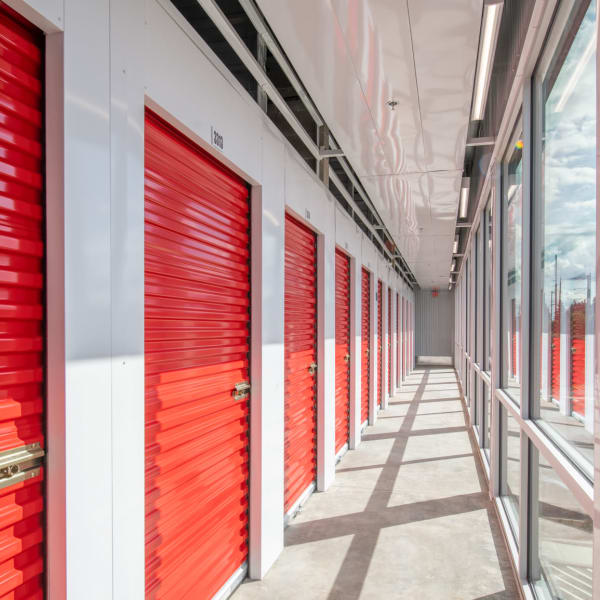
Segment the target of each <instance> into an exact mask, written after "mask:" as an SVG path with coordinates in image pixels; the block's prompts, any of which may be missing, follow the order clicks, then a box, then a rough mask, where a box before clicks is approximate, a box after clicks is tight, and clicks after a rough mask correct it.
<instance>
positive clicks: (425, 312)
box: [415, 290, 454, 356]
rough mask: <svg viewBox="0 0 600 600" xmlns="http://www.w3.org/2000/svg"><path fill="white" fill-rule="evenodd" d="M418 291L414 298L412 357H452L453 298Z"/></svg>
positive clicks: (426, 291)
mask: <svg viewBox="0 0 600 600" xmlns="http://www.w3.org/2000/svg"><path fill="white" fill-rule="evenodd" d="M437 294H438V295H437V296H434V295H433V293H432V291H431V290H418V291H417V292H416V294H415V353H416V355H417V356H454V339H453V338H454V323H453V321H454V294H452V293H451V292H448V291H441V290H440V291H439V292H438V293H437Z"/></svg>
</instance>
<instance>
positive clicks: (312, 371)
mask: <svg viewBox="0 0 600 600" xmlns="http://www.w3.org/2000/svg"><path fill="white" fill-rule="evenodd" d="M317 366H318V365H317V363H310V367H308V372H309V373H310V374H311V375H314V374H315V373H316V372H317Z"/></svg>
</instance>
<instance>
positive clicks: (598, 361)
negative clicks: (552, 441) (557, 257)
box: [592, 0, 600, 598]
mask: <svg viewBox="0 0 600 600" xmlns="http://www.w3.org/2000/svg"><path fill="white" fill-rule="evenodd" d="M593 1H594V0H592V2H593ZM599 5H600V0H596V56H598V51H599V50H600V48H599V47H598V45H599V41H598V38H599V36H600V31H599V29H600V25H599V17H598V9H599V8H600V6H599ZM599 80H600V61H598V60H596V115H598V114H600V90H599V89H598V81H599ZM599 139H600V120H599V119H598V118H596V265H598V264H600V262H599V261H600V244H598V241H597V240H598V231H600V180H599V178H598V173H599V172H600V153H599V152H598V140H599ZM599 298H600V278H599V277H598V273H596V300H595V310H594V317H595V321H594V356H595V360H594V403H595V406H594V417H595V419H594V420H595V423H594V431H595V432H596V436H597V435H598V432H600V303H599V301H598V299H599ZM594 464H595V484H594V507H595V514H596V515H600V472H599V471H600V444H599V443H597V441H596V443H595V444H594ZM593 544H594V547H593V556H594V559H595V560H594V563H595V567H596V568H595V569H593V572H592V573H593V574H592V577H593V579H592V592H593V594H592V595H593V596H594V597H596V598H598V597H600V568H599V565H600V518H596V519H594V541H593Z"/></svg>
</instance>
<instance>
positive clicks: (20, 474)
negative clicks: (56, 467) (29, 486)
mask: <svg viewBox="0 0 600 600" xmlns="http://www.w3.org/2000/svg"><path fill="white" fill-rule="evenodd" d="M44 455H45V452H44V450H43V448H42V447H41V446H40V444H39V442H35V443H33V444H27V445H26V446H21V447H19V448H11V449H10V450H4V451H3V452H0V489H1V488H5V487H8V486H10V485H14V484H15V483H20V482H21V481H26V480H27V479H32V478H33V477H37V476H38V475H39V474H40V468H41V466H42V464H43V459H44Z"/></svg>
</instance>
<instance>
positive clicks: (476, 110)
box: [471, 0, 504, 121]
mask: <svg viewBox="0 0 600 600" xmlns="http://www.w3.org/2000/svg"><path fill="white" fill-rule="evenodd" d="M503 6H504V2H503V0H485V2H484V5H483V19H482V25H481V36H480V38H479V52H478V55H477V72H476V73H475V89H474V94H473V105H472V106H471V119H472V120H473V121H480V120H481V119H483V113H484V111H485V102H486V99H487V94H488V89H489V87H490V78H491V76H492V65H493V63H494V53H495V51H496V40H497V39H498V30H499V29H500V19H501V17H502V8H503Z"/></svg>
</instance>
